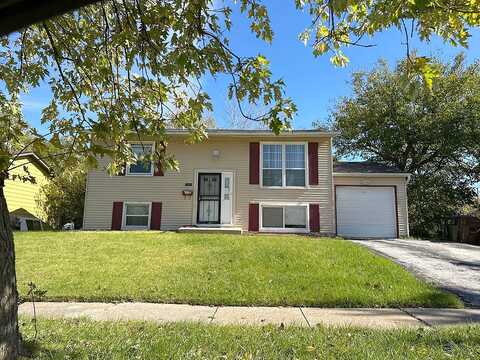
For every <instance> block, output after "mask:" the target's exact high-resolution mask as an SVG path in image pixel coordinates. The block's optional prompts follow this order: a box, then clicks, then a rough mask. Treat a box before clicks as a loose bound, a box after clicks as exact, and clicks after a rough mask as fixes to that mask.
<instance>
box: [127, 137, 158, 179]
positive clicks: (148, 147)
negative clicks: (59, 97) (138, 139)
mask: <svg viewBox="0 0 480 360" xmlns="http://www.w3.org/2000/svg"><path fill="white" fill-rule="evenodd" d="M130 146H131V148H132V151H133V153H134V154H135V158H136V159H137V162H136V163H133V164H130V165H129V166H128V168H127V175H152V174H153V165H152V162H151V161H148V160H145V159H144V157H145V156H148V155H151V154H152V152H153V144H152V143H142V144H140V143H135V144H131V145H130Z"/></svg>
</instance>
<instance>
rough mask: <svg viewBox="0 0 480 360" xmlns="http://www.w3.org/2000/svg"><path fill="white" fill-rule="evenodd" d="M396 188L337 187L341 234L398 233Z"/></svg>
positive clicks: (377, 235)
mask: <svg viewBox="0 0 480 360" xmlns="http://www.w3.org/2000/svg"><path fill="white" fill-rule="evenodd" d="M394 191H395V190H394V188H393V187H362V186H337V188H336V206H337V233H338V235H340V236H345V237H360V238H361V237H369V238H371V237H372V238H392V237H395V236H396V211H395V192H394Z"/></svg>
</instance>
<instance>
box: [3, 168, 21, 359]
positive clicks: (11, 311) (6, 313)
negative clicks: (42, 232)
mask: <svg viewBox="0 0 480 360" xmlns="http://www.w3.org/2000/svg"><path fill="white" fill-rule="evenodd" d="M4 180H5V176H2V175H1V174H0V360H11V359H16V358H17V357H18V355H19V349H20V333H19V331H18V314H17V310H18V303H17V301H18V293H17V278H16V274H15V248H14V244H13V232H12V229H11V228H10V218H9V213H8V208H7V201H6V199H5V195H4V193H3V187H4V184H5V181H4Z"/></svg>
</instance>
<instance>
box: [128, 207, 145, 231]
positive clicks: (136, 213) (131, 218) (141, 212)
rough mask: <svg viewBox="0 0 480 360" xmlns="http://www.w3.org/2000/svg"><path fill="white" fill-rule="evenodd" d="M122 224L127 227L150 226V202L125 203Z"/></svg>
mask: <svg viewBox="0 0 480 360" xmlns="http://www.w3.org/2000/svg"><path fill="white" fill-rule="evenodd" d="M124 224H125V228H127V229H132V230H135V229H139V230H141V229H148V228H149V227H150V203H125V216H124Z"/></svg>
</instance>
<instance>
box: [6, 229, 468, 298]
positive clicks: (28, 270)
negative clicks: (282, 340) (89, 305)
mask: <svg viewBox="0 0 480 360" xmlns="http://www.w3.org/2000/svg"><path fill="white" fill-rule="evenodd" d="M15 244H16V251H17V276H18V283H19V288H20V294H21V296H22V295H25V294H26V291H27V284H28V282H30V281H33V282H34V283H35V284H36V285H37V286H38V287H39V288H40V289H43V290H46V291H47V293H46V299H47V300H78V301H133V300H136V301H148V302H174V303H190V304H211V305H306V306H324V307H374V306H376V307H395V306H424V307H461V306H462V303H461V302H460V300H458V298H457V297H455V296H454V295H451V294H447V293H444V292H442V291H440V290H438V289H435V288H434V287H432V286H430V285H428V284H425V283H423V282H421V281H418V280H416V279H415V278H414V277H413V276H412V275H410V274H409V273H408V272H406V271H405V270H403V269H402V268H401V267H400V266H398V265H396V264H394V263H392V262H391V261H389V260H386V259H384V258H381V257H379V256H376V255H374V254H372V253H370V252H369V251H367V250H366V249H364V248H362V247H360V246H358V245H355V244H353V243H350V242H347V241H345V240H334V239H327V238H313V237H302V236H268V235H267V236H234V235H206V234H177V233H160V232H73V233H65V232H63V233H60V232H43V233H39V232H31V233H16V234H15Z"/></svg>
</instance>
